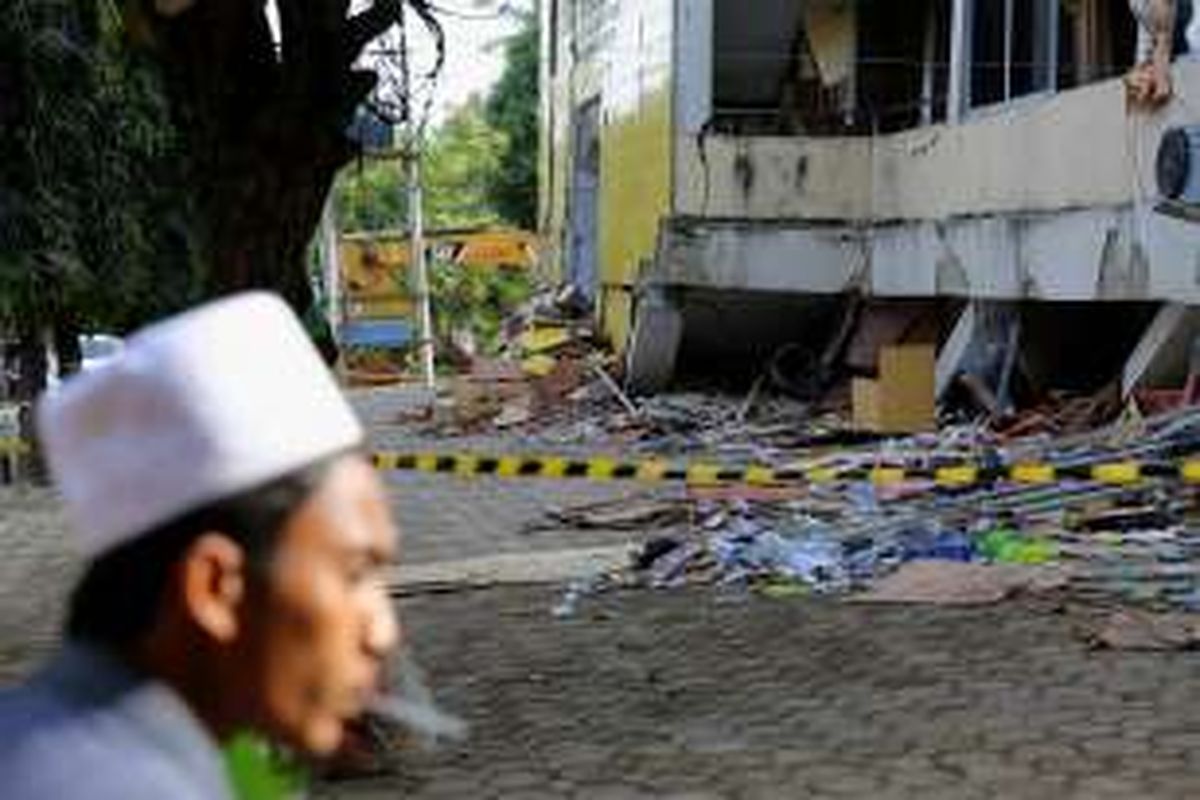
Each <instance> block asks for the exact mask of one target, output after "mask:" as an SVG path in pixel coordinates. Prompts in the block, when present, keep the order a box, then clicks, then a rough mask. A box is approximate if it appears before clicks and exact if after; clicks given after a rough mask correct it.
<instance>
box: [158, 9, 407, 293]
mask: <svg viewBox="0 0 1200 800" xmlns="http://www.w3.org/2000/svg"><path fill="white" fill-rule="evenodd" d="M412 1H413V0H410V2H412ZM402 4H403V0H376V2H375V4H374V5H373V6H372V7H371V8H370V9H368V10H367V11H366V12H363V13H362V14H359V15H358V16H356V17H354V18H350V19H347V7H348V0H279V2H278V8H279V11H280V17H281V38H282V41H281V42H280V43H279V44H278V46H277V45H276V43H275V42H274V41H273V38H272V32H271V29H270V26H269V25H268V22H267V18H266V15H265V12H264V8H263V4H262V3H261V2H247V0H195V2H194V3H192V4H191V5H190V6H186V7H185V8H184V10H182V11H178V12H173V13H172V14H171V15H170V16H164V15H162V14H161V13H159V12H158V11H156V7H155V6H152V5H150V4H149V2H148V0H146V2H145V3H144V4H143V5H142V6H140V7H139V8H140V11H141V13H142V14H144V15H146V16H147V17H148V18H149V19H150V20H151V22H152V28H153V30H154V46H155V48H156V49H157V50H158V51H159V53H160V55H161V57H162V59H163V62H164V66H165V68H166V75H167V87H168V92H169V94H170V98H171V102H172V107H173V108H174V109H175V112H176V117H177V120H178V123H179V128H180V130H181V132H182V134H183V135H184V136H185V137H186V141H187V146H188V150H189V152H190V159H191V165H190V166H191V175H192V179H193V190H194V196H195V202H196V206H197V210H198V211H199V214H198V217H199V219H198V220H197V228H198V230H197V232H198V233H199V234H200V236H199V239H200V241H201V242H203V243H204V249H205V252H204V253H203V256H204V261H205V265H206V267H207V270H208V273H207V285H208V289H209V291H210V293H212V294H223V293H227V292H232V291H238V290H242V289H250V288H266V289H273V290H275V291H278V292H279V293H280V294H282V295H283V296H284V297H285V298H286V299H287V300H288V301H289V302H290V303H291V304H292V306H293V307H294V308H295V310H296V311H297V313H301V314H303V313H305V312H306V311H307V310H308V308H309V306H310V305H311V303H312V290H311V286H310V284H309V278H308V264H307V261H306V255H307V252H308V246H309V242H310V240H311V237H312V234H313V231H314V230H315V229H316V227H317V225H318V223H319V221H320V218H321V211H322V208H323V205H324V202H325V198H326V196H327V195H328V193H329V190H330V188H331V187H332V185H333V181H334V178H335V176H336V175H337V171H338V170H339V169H340V168H341V167H342V166H343V165H345V164H347V163H349V161H350V160H351V159H352V158H353V157H354V155H355V149H354V147H353V145H352V143H351V142H349V141H348V140H347V138H346V136H345V133H344V131H345V130H346V129H347V127H348V126H349V124H350V122H351V121H352V119H353V116H354V114H355V111H356V109H357V108H358V106H359V104H360V103H361V102H362V101H363V100H364V98H365V97H366V96H367V95H368V94H369V93H370V91H371V90H372V88H373V87H374V85H375V82H376V77H375V75H374V74H373V73H369V72H364V71H361V70H355V69H354V68H353V64H354V62H355V60H356V59H357V58H358V56H359V54H360V52H361V51H362V49H363V47H365V46H366V44H367V43H369V42H370V41H371V40H373V39H375V38H376V37H377V36H378V35H379V34H381V33H382V32H383V31H385V30H386V29H387V28H388V27H390V26H391V25H393V24H394V23H395V22H396V21H397V20H398V19H399V15H400V13H401V11H402ZM420 5H423V4H420ZM158 7H162V5H161V3H160V4H159V6H158Z"/></svg>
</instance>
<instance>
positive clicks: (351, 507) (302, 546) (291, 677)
mask: <svg viewBox="0 0 1200 800" xmlns="http://www.w3.org/2000/svg"><path fill="white" fill-rule="evenodd" d="M396 540H397V534H396V529H395V527H394V525H393V523H392V521H391V515H390V512H389V509H388V505H387V501H386V498H385V495H384V491H383V487H382V485H381V483H380V481H379V478H378V477H377V476H376V475H375V472H374V470H372V468H371V467H370V466H369V465H368V464H367V463H366V461H365V460H363V459H362V458H359V457H347V458H344V459H342V460H340V461H338V462H336V463H335V464H334V465H333V467H332V468H331V469H330V471H329V473H328V474H327V476H326V478H325V480H324V482H323V483H322V485H321V486H320V487H319V488H318V489H317V491H316V492H315V493H314V494H313V495H312V497H310V498H309V499H308V500H307V501H306V502H305V503H304V505H302V506H301V507H300V509H299V510H298V511H297V512H296V513H295V514H294V515H293V516H292V518H291V519H290V520H289V522H288V524H287V525H286V526H285V527H284V529H283V531H282V532H281V536H280V539H279V542H278V545H277V548H276V551H275V554H274V556H273V557H272V559H271V562H270V565H269V567H268V570H267V577H266V580H265V582H262V585H261V586H258V587H256V588H254V589H252V590H251V592H252V593H251V602H249V603H248V604H247V607H246V608H247V610H246V616H247V619H246V620H245V622H246V628H245V630H246V631H247V633H248V636H247V639H246V643H247V649H248V650H249V651H250V653H249V655H250V658H249V659H248V660H249V661H250V663H251V664H253V665H254V673H253V674H254V680H252V681H245V680H243V681H242V688H244V689H247V690H250V691H247V692H246V693H245V694H244V695H243V698H244V701H245V702H247V703H249V704H251V705H252V706H253V707H254V708H255V710H256V713H255V714H254V715H253V716H254V717H255V718H256V720H255V721H256V723H257V725H258V726H260V727H261V728H262V729H263V730H264V732H266V733H268V734H270V735H272V736H273V737H275V738H277V739H279V740H280V741H283V742H285V743H287V744H289V745H291V746H292V747H294V748H296V749H297V750H299V751H301V752H304V753H308V754H310V755H317V756H320V755H328V754H330V753H332V752H333V751H334V750H335V749H336V748H337V747H338V745H339V744H340V743H341V740H342V734H343V728H344V726H345V724H346V723H347V722H348V721H349V720H351V719H353V718H354V717H356V716H358V715H359V714H360V713H361V712H362V711H363V709H364V707H365V705H366V703H367V701H368V700H369V699H370V697H371V695H372V694H373V693H374V692H375V691H376V689H377V686H378V683H379V680H380V670H381V667H382V664H383V659H384V657H385V656H386V655H387V653H388V652H389V651H390V650H391V649H392V648H393V647H395V646H396V644H397V643H398V640H399V636H400V630H399V626H398V623H397V620H396V616H395V612H394V611H393V607H392V604H391V602H390V600H389V597H388V593H387V587H386V584H385V575H384V571H385V567H386V566H387V565H388V564H390V563H392V562H393V561H394V560H395V556H396V547H397V541H396ZM234 680H237V676H234Z"/></svg>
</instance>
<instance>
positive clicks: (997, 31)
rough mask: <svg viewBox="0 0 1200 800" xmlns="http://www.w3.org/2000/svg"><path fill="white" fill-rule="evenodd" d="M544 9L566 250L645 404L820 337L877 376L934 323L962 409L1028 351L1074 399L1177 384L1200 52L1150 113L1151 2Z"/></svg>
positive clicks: (914, 0)
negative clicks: (879, 348)
mask: <svg viewBox="0 0 1200 800" xmlns="http://www.w3.org/2000/svg"><path fill="white" fill-rule="evenodd" d="M540 13H541V22H542V35H543V53H544V55H545V57H544V58H543V65H542V73H543V74H542V86H543V92H542V128H543V136H542V141H543V146H542V152H541V155H540V167H541V168H540V175H541V199H542V202H541V212H540V213H541V229H542V233H543V235H544V238H545V247H546V256H547V257H548V258H549V259H550V260H551V261H552V263H553V265H554V266H555V267H556V268H557V269H558V270H560V274H561V275H562V276H563V277H564V280H566V281H568V282H570V283H571V284H573V285H574V286H575V287H576V288H577V289H578V290H579V291H580V292H582V293H584V294H585V295H587V296H588V297H590V298H592V299H593V300H594V302H595V305H596V309H597V313H598V321H599V326H600V328H601V329H602V331H603V332H604V334H605V335H606V336H607V337H608V339H609V340H610V341H611V342H612V343H613V344H614V345H615V346H616V347H617V348H618V349H620V350H622V351H624V352H625V353H626V354H627V358H628V363H629V367H630V377H631V379H632V381H633V383H634V384H635V385H636V386H640V387H642V388H646V389H654V388H656V387H659V386H662V385H664V384H665V382H667V381H668V380H670V378H671V376H672V375H673V374H675V373H676V372H678V371H687V370H688V369H691V368H694V367H695V366H696V365H702V366H703V367H704V368H705V369H714V368H717V367H719V366H730V367H732V368H737V367H738V366H739V365H752V364H760V363H761V362H762V361H763V360H764V359H766V358H768V357H769V355H770V354H771V353H772V352H776V351H777V350H778V348H779V347H780V346H781V345H785V344H789V343H796V342H803V343H808V344H810V345H811V346H812V348H813V349H815V350H817V351H818V352H819V351H822V350H824V351H826V352H829V348H830V347H833V348H838V349H840V352H841V354H842V357H844V358H849V359H850V360H851V361H853V359H854V358H856V357H857V358H859V359H860V360H862V361H863V362H864V363H866V362H869V360H870V358H871V352H870V351H871V347H872V346H873V345H877V344H878V343H879V342H880V341H885V340H886V339H887V338H888V337H889V336H890V337H892V338H895V337H896V336H899V335H901V333H898V332H902V331H904V330H908V329H911V328H912V326H913V325H917V326H918V327H922V326H923V327H925V328H932V329H933V334H932V335H933V336H934V337H935V338H936V342H937V344H938V348H939V349H938V356H937V358H938V363H937V386H938V391H939V392H942V391H945V390H946V389H947V388H948V387H949V385H950V383H951V382H952V380H953V378H954V376H955V375H957V374H959V373H960V372H961V371H962V370H964V369H974V370H976V371H979V372H987V371H988V370H991V371H992V372H993V373H995V371H996V369H997V367H996V363H995V362H996V361H997V359H999V361H1001V362H1005V361H1007V362H1008V363H1012V361H1013V357H1012V352H1011V351H1013V350H1019V351H1020V359H1019V360H1020V362H1021V363H1022V364H1023V365H1024V366H1025V368H1026V370H1027V371H1028V372H1029V373H1031V374H1035V375H1041V376H1051V379H1052V380H1053V381H1055V382H1056V383H1055V385H1065V386H1066V387H1067V388H1095V387H1094V386H1091V385H1089V384H1094V383H1096V382H1097V381H1098V380H1109V379H1111V378H1112V377H1113V376H1123V377H1122V383H1123V387H1122V388H1123V390H1124V391H1125V392H1129V391H1132V389H1133V388H1135V387H1137V386H1140V385H1144V384H1148V383H1154V382H1156V381H1159V382H1161V381H1174V380H1176V379H1178V377H1179V376H1178V374H1177V373H1178V372H1179V371H1180V370H1182V369H1183V368H1184V364H1185V363H1186V355H1187V349H1188V347H1189V346H1190V344H1191V340H1192V338H1193V337H1194V336H1195V334H1196V333H1197V332H1200V317H1198V316H1197V315H1196V314H1195V312H1194V311H1193V310H1192V308H1191V306H1190V304H1192V303H1197V302H1200V226H1197V225H1196V224H1195V222H1194V221H1193V220H1191V219H1189V216H1191V214H1190V209H1191V208H1192V206H1191V205H1190V204H1189V203H1188V202H1187V201H1188V200H1189V199H1192V198H1190V195H1189V194H1188V193H1189V192H1190V191H1191V189H1190V187H1191V183H1190V181H1192V180H1193V178H1192V172H1193V168H1192V163H1191V162H1192V161H1194V160H1195V159H1190V153H1191V150H1190V147H1191V145H1190V142H1191V141H1192V140H1191V139H1190V138H1189V136H1188V129H1187V128H1186V126H1187V125H1188V124H1189V123H1195V122H1198V121H1200V99H1197V100H1195V101H1193V100H1192V98H1200V62H1192V61H1189V60H1188V59H1186V58H1183V59H1178V60H1177V61H1176V62H1175V64H1174V65H1173V67H1172V71H1173V72H1172V77H1173V87H1174V92H1173V97H1172V99H1171V100H1170V101H1169V102H1167V103H1165V104H1162V105H1159V106H1156V107H1154V108H1142V107H1136V106H1134V105H1131V104H1130V102H1129V100H1128V96H1127V94H1128V87H1127V85H1126V81H1125V80H1123V78H1124V76H1125V75H1126V74H1127V73H1128V71H1129V70H1130V68H1131V67H1132V66H1133V64H1134V61H1135V53H1136V52H1137V50H1138V39H1139V25H1144V24H1145V23H1144V20H1140V19H1139V18H1138V17H1135V15H1134V14H1133V13H1131V10H1130V4H1129V3H1128V0H910V2H904V3H896V2H886V1H885V0H858V1H857V2H855V1H854V0H755V2H753V3H745V2H739V1H738V0H547V1H546V2H544V3H542V7H541V12H540ZM1143 38H1144V31H1143ZM1164 139H1165V140H1167V141H1168V142H1169V143H1172V144H1173V145H1174V146H1173V148H1172V149H1171V152H1170V153H1168V154H1167V155H1168V156H1172V157H1171V158H1166V159H1165V160H1166V162H1168V163H1165V164H1164V153H1163V152H1162V151H1163V149H1164ZM1198 141H1200V139H1198ZM1196 166H1200V162H1197V164H1196ZM1164 184H1166V188H1164ZM1164 192H1166V194H1165V195H1164ZM1194 199H1196V200H1198V201H1200V195H1198V196H1197V197H1196V198H1194ZM1181 201H1183V202H1181ZM918 320H924V321H925V322H924V323H920V322H918ZM847 341H849V342H850V343H851V344H849V345H847ZM843 345H846V346H845V347H843ZM863 347H865V348H866V352H867V355H865V356H863V355H861V354H860V355H858V356H855V355H854V353H855V352H856V350H862V349H863ZM1006 351H1008V352H1007V355H1006V354H1005V353H1006ZM998 380H1000V379H998ZM1073 383H1075V384H1079V386H1078V387H1072V386H1071V384H1073Z"/></svg>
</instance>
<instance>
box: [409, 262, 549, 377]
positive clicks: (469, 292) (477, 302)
mask: <svg viewBox="0 0 1200 800" xmlns="http://www.w3.org/2000/svg"><path fill="white" fill-rule="evenodd" d="M429 286H430V293H431V296H432V298H433V317H434V327H435V333H436V335H437V337H438V338H439V339H440V340H442V341H446V340H448V339H449V338H450V336H451V334H453V333H454V332H455V331H460V330H468V331H470V332H471V333H472V334H473V335H474V337H475V341H476V344H477V345H478V347H479V349H480V352H482V353H483V354H485V355H495V354H496V353H497V352H498V350H499V349H500V346H501V344H502V341H501V337H500V333H501V326H502V324H503V322H504V319H505V318H506V317H508V316H509V315H510V314H512V313H513V312H514V311H516V309H517V308H518V307H519V306H520V305H521V304H522V303H524V302H525V301H526V300H528V299H529V297H530V296H531V295H532V293H533V284H532V282H531V279H530V276H529V273H528V272H527V271H525V270H509V269H485V268H471V267H464V266H461V265H458V264H452V263H447V262H443V261H435V262H433V263H432V264H431V265H430V270H429Z"/></svg>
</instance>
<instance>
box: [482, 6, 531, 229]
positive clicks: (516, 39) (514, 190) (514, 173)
mask: <svg viewBox="0 0 1200 800" xmlns="http://www.w3.org/2000/svg"><path fill="white" fill-rule="evenodd" d="M539 38H540V34H539V29H538V20H537V15H536V13H533V12H529V13H526V14H523V15H522V19H521V29H520V31H518V32H517V34H516V35H514V36H513V37H512V38H511V39H509V40H508V42H507V43H506V44H505V49H504V58H505V65H504V73H503V74H502V75H501V76H500V80H499V81H498V82H497V84H496V86H495V87H494V88H493V89H492V92H491V94H490V95H489V96H488V100H487V121H488V123H489V124H490V125H491V126H492V127H493V128H495V129H496V130H498V131H500V132H501V133H503V134H504V137H505V139H506V141H507V143H508V146H507V148H506V149H505V151H504V155H503V158H502V159H501V161H500V165H499V169H498V170H496V171H495V172H493V173H492V174H491V181H490V186H489V191H488V196H489V198H490V199H491V203H492V206H493V208H495V209H496V212H497V213H498V214H499V215H500V216H501V217H502V218H503V219H504V220H505V221H506V222H509V223H510V224H512V225H515V226H517V227H520V228H525V229H526V230H534V229H535V228H536V226H537V200H538V198H537V153H538V79H539V74H538V64H539V60H538V59H539V54H538V48H539Z"/></svg>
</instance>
